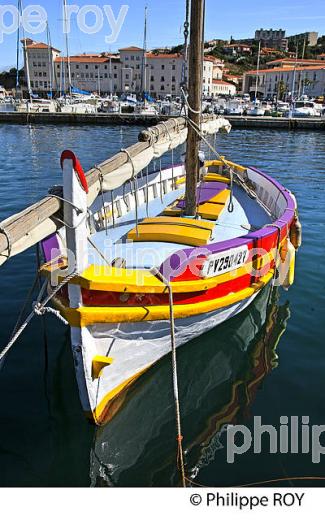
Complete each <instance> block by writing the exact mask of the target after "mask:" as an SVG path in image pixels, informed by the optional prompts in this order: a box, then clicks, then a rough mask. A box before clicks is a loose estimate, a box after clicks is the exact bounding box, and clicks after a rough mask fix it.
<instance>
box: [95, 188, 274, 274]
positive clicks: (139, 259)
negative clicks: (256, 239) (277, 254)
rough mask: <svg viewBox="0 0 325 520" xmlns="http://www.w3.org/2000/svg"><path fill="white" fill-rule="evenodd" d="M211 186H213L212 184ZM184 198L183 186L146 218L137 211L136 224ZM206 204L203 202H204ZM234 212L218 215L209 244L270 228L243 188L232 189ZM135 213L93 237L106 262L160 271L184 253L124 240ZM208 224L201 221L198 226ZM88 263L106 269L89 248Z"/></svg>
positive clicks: (175, 246)
mask: <svg viewBox="0 0 325 520" xmlns="http://www.w3.org/2000/svg"><path fill="white" fill-rule="evenodd" d="M211 184H212V183H211ZM183 195H184V186H182V187H181V188H180V189H178V190H175V191H172V192H170V193H168V194H166V195H164V196H163V201H161V199H160V197H157V198H156V199H154V200H152V201H151V202H149V205H148V208H149V210H148V215H147V211H146V206H145V205H142V206H139V208H138V221H139V223H140V222H141V221H143V220H144V219H145V218H147V216H149V217H156V216H157V215H160V214H161V213H162V212H163V211H164V210H165V208H166V207H167V206H169V205H171V204H172V203H173V202H174V201H175V200H176V199H179V198H181V197H182V196H183ZM205 202H206V201H205ZM233 202H234V211H233V212H232V213H229V212H228V210H227V204H226V205H225V207H224V210H223V211H222V212H221V213H220V215H219V217H218V220H217V221H215V222H214V224H215V225H214V228H213V230H212V234H211V237H210V240H209V242H208V243H209V244H211V243H216V242H223V241H225V240H229V239H233V238H237V237H240V236H244V235H245V234H247V233H248V232H249V231H250V230H251V229H252V228H253V229H255V228H260V227H263V226H265V225H266V224H269V223H270V222H271V219H270V217H269V215H268V214H267V213H266V212H265V210H264V209H263V208H262V207H261V206H259V205H258V204H256V201H255V200H253V199H251V198H250V197H249V196H248V195H247V194H246V193H245V192H244V190H243V189H242V188H240V187H238V186H234V200H233ZM135 219H136V215H135V210H133V211H131V212H130V213H128V214H127V215H124V216H122V217H121V218H116V222H115V227H114V228H113V227H110V228H109V229H108V232H107V233H106V231H105V230H104V231H100V232H98V233H96V234H95V235H93V236H92V241H93V242H94V244H95V245H96V247H97V248H98V249H99V251H101V253H102V254H103V255H104V256H105V258H106V260H107V261H108V262H112V261H113V260H114V259H116V258H123V259H125V260H126V267H127V268H146V269H150V268H151V267H153V266H155V267H159V266H160V265H161V264H162V263H163V262H164V261H165V260H166V259H167V258H168V257H170V256H171V255H172V254H174V253H176V252H177V251H179V250H181V249H184V248H185V247H186V245H184V243H181V242H179V243H177V242H164V241H148V242H146V241H141V242H136V241H135V242H134V241H130V240H128V239H127V235H128V233H129V232H130V231H132V230H133V229H134V227H135V225H136V220H135ZM204 221H207V222H210V223H211V220H207V219H201V220H200V222H204ZM89 262H90V263H93V264H97V265H105V263H106V262H105V260H104V259H103V258H102V257H101V256H100V255H99V254H98V252H97V251H96V250H95V248H93V247H91V246H90V247H89Z"/></svg>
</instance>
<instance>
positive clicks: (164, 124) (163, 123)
mask: <svg viewBox="0 0 325 520" xmlns="http://www.w3.org/2000/svg"><path fill="white" fill-rule="evenodd" d="M161 124H162V125H163V126H164V128H165V130H166V132H167V134H168V137H169V141H170V144H169V149H170V150H171V152H172V189H174V186H175V183H174V148H171V144H172V141H173V139H172V136H171V133H170V131H169V128H168V126H167V123H165V121H162V122H161Z"/></svg>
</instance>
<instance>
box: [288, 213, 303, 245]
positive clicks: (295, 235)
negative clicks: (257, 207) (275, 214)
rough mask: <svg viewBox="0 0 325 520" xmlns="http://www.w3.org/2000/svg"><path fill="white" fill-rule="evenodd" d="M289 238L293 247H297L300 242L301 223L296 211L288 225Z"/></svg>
mask: <svg viewBox="0 0 325 520" xmlns="http://www.w3.org/2000/svg"><path fill="white" fill-rule="evenodd" d="M290 240H291V242H292V244H293V246H294V247H295V249H296V250H297V249H299V247H300V246H301V244H302V225H301V223H300V220H299V217H298V214H297V213H295V217H294V220H293V222H292V224H291V227H290Z"/></svg>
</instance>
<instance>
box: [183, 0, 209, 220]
mask: <svg viewBox="0 0 325 520" xmlns="http://www.w3.org/2000/svg"><path fill="white" fill-rule="evenodd" d="M204 5H205V0H192V2H191V25H190V48H189V72H188V76H189V80H188V83H189V95H188V105H189V106H188V119H189V125H188V136H187V149H186V161H185V166H186V191H185V201H186V210H185V213H186V215H188V216H193V217H194V216H195V215H196V187H197V181H198V174H199V146H200V137H199V135H198V133H197V130H196V129H195V128H197V129H199V128H200V123H201V121H200V119H201V100H202V83H203V62H202V46H203V45H204V35H203V26H204V24H203V18H204ZM192 125H194V126H195V128H193V126H192Z"/></svg>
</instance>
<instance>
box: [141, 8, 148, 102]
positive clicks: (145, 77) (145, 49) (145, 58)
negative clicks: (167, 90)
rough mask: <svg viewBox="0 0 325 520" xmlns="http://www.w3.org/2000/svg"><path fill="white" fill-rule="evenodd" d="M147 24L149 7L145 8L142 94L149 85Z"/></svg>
mask: <svg viewBox="0 0 325 520" xmlns="http://www.w3.org/2000/svg"><path fill="white" fill-rule="evenodd" d="M147 23H148V7H147V6H145V8H144V32H143V61H142V80H141V83H142V84H141V90H142V93H144V92H145V91H146V85H147V57H146V53H147Z"/></svg>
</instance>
